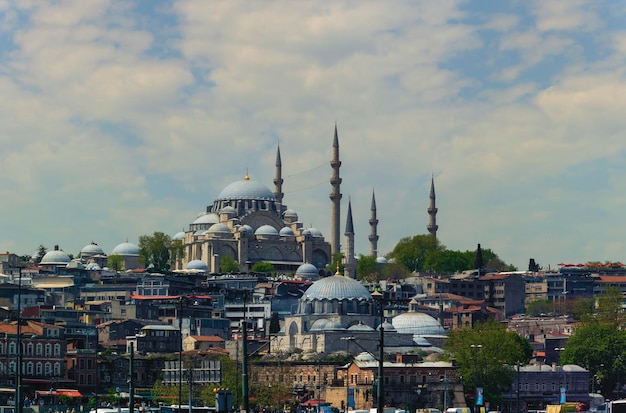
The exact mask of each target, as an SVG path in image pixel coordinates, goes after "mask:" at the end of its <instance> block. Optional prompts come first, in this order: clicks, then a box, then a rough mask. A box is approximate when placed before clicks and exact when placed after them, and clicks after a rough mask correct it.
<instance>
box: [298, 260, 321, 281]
mask: <svg viewBox="0 0 626 413" xmlns="http://www.w3.org/2000/svg"><path fill="white" fill-rule="evenodd" d="M296 275H300V276H306V277H309V278H310V277H317V276H319V272H318V271H317V267H316V266H315V265H313V264H309V263H308V262H306V263H304V264H302V265H301V266H299V267H298V269H297V270H296Z"/></svg>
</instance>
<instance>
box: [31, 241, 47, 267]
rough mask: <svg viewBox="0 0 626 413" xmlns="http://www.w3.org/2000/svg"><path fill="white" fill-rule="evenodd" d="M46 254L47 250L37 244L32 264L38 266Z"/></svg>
mask: <svg viewBox="0 0 626 413" xmlns="http://www.w3.org/2000/svg"><path fill="white" fill-rule="evenodd" d="M47 252H48V249H47V248H46V247H44V246H43V244H39V247H38V248H37V253H36V254H35V255H34V256H33V262H34V263H35V264H39V263H40V262H41V259H42V258H43V256H44V255H46V253H47Z"/></svg>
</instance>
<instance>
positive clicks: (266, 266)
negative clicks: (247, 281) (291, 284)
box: [251, 261, 274, 273]
mask: <svg viewBox="0 0 626 413" xmlns="http://www.w3.org/2000/svg"><path fill="white" fill-rule="evenodd" d="M251 270H252V272H260V273H267V272H274V266H273V265H272V263H271V262H263V261H262V262H255V263H254V264H253V265H252V269H251Z"/></svg>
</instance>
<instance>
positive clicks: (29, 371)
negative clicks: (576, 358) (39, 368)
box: [26, 361, 33, 376]
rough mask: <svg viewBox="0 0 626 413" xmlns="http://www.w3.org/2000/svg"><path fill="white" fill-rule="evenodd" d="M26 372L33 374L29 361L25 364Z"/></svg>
mask: <svg viewBox="0 0 626 413" xmlns="http://www.w3.org/2000/svg"><path fill="white" fill-rule="evenodd" d="M26 374H29V375H31V376H32V375H33V362H32V361H29V362H28V364H26Z"/></svg>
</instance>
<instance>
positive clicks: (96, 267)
mask: <svg viewBox="0 0 626 413" xmlns="http://www.w3.org/2000/svg"><path fill="white" fill-rule="evenodd" d="M85 269H86V270H89V271H100V270H102V268H100V266H99V265H98V263H96V262H90V263H89V264H87V266H86V267H85Z"/></svg>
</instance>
